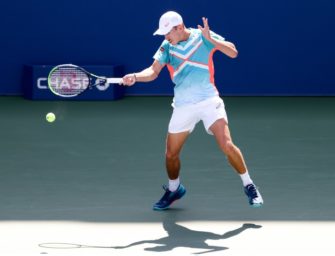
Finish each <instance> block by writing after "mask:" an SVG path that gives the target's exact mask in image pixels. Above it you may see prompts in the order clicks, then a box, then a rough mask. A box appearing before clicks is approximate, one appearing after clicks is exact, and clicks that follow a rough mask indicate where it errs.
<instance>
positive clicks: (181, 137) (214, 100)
mask: <svg viewBox="0 0 335 256" xmlns="http://www.w3.org/2000/svg"><path fill="white" fill-rule="evenodd" d="M202 21H203V26H200V25H198V28H197V29H194V28H186V27H185V25H184V23H183V19H182V17H181V16H180V15H179V14H178V13H176V12H173V11H169V12H166V13H164V14H163V15H162V16H161V17H160V20H159V28H158V29H157V31H156V32H155V33H154V35H162V36H164V37H165V40H164V41H163V43H162V44H161V46H160V47H159V49H158V50H157V52H156V53H155V55H154V57H153V58H154V62H153V64H152V65H151V66H150V67H148V68H146V69H144V70H143V71H141V72H138V73H132V74H127V75H125V76H124V77H123V83H124V85H126V86H132V85H134V84H135V83H136V82H150V81H153V80H155V79H156V78H157V77H158V75H159V73H160V72H161V70H162V69H163V68H164V67H165V66H166V67H167V68H168V70H169V72H170V76H171V79H172V81H173V83H174V84H175V87H174V98H173V103H172V106H173V113H172V116H171V119H170V123H169V127H168V133H167V139H166V155H165V158H166V170H167V174H168V178H169V182H168V186H164V190H165V193H164V195H163V197H162V198H161V199H160V200H159V201H158V202H157V203H155V204H154V206H153V209H154V210H165V209H168V208H169V207H170V205H171V204H172V203H173V202H174V201H175V200H177V199H180V198H182V197H183V196H184V194H185V193H186V190H185V188H184V186H183V185H182V184H181V183H180V177H179V172H180V158H179V155H180V152H181V150H182V147H183V145H184V143H185V141H186V139H187V137H188V136H189V135H190V133H191V132H192V131H193V129H194V127H195V125H196V124H197V123H198V122H199V121H202V122H203V124H204V127H205V129H206V131H207V133H208V134H210V135H214V137H215V139H216V141H217V143H218V145H219V147H220V149H221V150H222V152H223V153H224V154H225V155H226V156H227V158H228V161H229V163H230V164H231V166H232V167H233V168H234V169H235V170H236V172H237V173H238V174H239V175H240V177H241V179H242V183H243V186H244V192H245V194H246V195H247V197H248V201H249V204H250V205H251V206H253V207H259V206H262V204H263V199H262V196H261V194H260V193H259V191H258V189H257V187H256V186H255V184H254V183H253V181H252V179H251V178H250V175H249V172H248V169H247V166H246V164H245V161H244V158H243V155H242V153H241V151H240V149H239V148H238V147H237V146H236V145H235V144H234V143H233V141H232V138H231V135H230V131H229V127H228V119H227V114H226V111H225V105H224V102H223V100H222V99H221V98H220V97H219V92H218V90H217V89H216V87H215V83H214V65H213V59H212V58H213V53H214V52H215V51H217V50H218V51H220V52H222V53H223V54H225V55H227V56H228V57H231V58H236V57H237V54H238V52H237V50H236V48H235V45H234V44H233V43H231V42H228V41H225V39H224V38H223V37H221V36H220V35H218V34H216V33H214V32H213V31H211V30H210V29H209V26H208V20H207V18H202Z"/></svg>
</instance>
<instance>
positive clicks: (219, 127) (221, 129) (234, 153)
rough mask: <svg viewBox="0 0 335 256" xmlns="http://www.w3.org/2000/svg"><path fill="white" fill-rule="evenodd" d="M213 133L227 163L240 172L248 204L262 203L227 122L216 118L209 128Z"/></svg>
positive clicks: (257, 204)
mask: <svg viewBox="0 0 335 256" xmlns="http://www.w3.org/2000/svg"><path fill="white" fill-rule="evenodd" d="M209 130H210V131H211V132H212V133H213V135H214V137H215V139H216V141H217V143H218V145H219V147H220V149H221V150H222V151H223V152H224V154H225V155H226V156H227V158H228V161H229V163H230V164H231V165H232V166H233V168H234V169H235V170H236V171H237V172H238V173H239V174H240V176H241V179H242V182H243V185H244V192H245V193H246V195H247V196H248V198H249V204H250V205H251V206H253V207H259V206H261V205H262V204H263V199H262V196H261V194H260V193H259V191H258V190H257V188H256V186H255V185H254V183H253V181H252V180H251V178H250V176H249V172H248V169H247V167H246V164H245V161H244V158H243V155H242V152H241V150H240V149H239V148H238V147H237V146H236V145H235V144H234V143H233V141H232V138H231V135H230V131H229V127H228V124H227V122H226V120H225V119H224V118H221V119H218V120H216V121H215V122H214V123H213V124H212V125H211V126H210V128H209Z"/></svg>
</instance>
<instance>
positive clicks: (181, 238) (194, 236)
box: [113, 210, 262, 254]
mask: <svg viewBox="0 0 335 256" xmlns="http://www.w3.org/2000/svg"><path fill="white" fill-rule="evenodd" d="M170 213H172V210H169V211H168V212H164V213H163V214H165V216H164V220H163V228H164V230H165V231H166V232H167V236H166V237H162V238H159V239H154V240H142V241H138V242H134V243H131V244H128V245H125V246H114V247H113V248H114V249H126V248H129V247H132V246H136V245H142V244H153V245H156V246H154V247H147V248H145V250H146V251H154V252H166V251H171V250H173V249H175V248H178V247H186V248H193V249H204V250H206V251H203V252H199V253H194V254H204V253H209V252H214V251H222V250H226V249H228V247H222V246H213V245H208V244H207V243H206V240H208V239H210V240H221V239H228V238H230V237H233V236H237V235H238V234H240V233H241V232H243V231H245V230H247V229H251V228H256V229H257V228H261V227H262V226H260V225H255V224H250V223H245V224H243V225H242V226H241V227H239V228H237V229H234V230H231V231H228V232H226V233H224V234H215V233H212V232H207V231H197V230H191V229H188V228H186V227H184V226H181V225H178V224H176V220H175V214H170Z"/></svg>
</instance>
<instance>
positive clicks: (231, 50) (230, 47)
mask: <svg viewBox="0 0 335 256" xmlns="http://www.w3.org/2000/svg"><path fill="white" fill-rule="evenodd" d="M202 21H203V24H204V25H203V27H202V26H200V25H198V28H199V29H200V30H201V32H202V35H203V36H204V37H205V38H206V39H207V40H208V41H209V42H211V43H212V44H213V45H214V47H215V48H217V49H218V50H219V51H221V52H222V53H224V54H226V55H227V56H229V57H231V58H236V57H237V55H238V51H237V49H236V47H235V45H234V44H233V43H231V42H228V41H222V40H218V39H216V38H213V37H212V36H211V33H210V30H209V26H208V19H207V18H202Z"/></svg>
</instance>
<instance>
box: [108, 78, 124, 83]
mask: <svg viewBox="0 0 335 256" xmlns="http://www.w3.org/2000/svg"><path fill="white" fill-rule="evenodd" d="M122 82H123V79H122V78H107V83H108V84H121V83H122Z"/></svg>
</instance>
